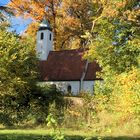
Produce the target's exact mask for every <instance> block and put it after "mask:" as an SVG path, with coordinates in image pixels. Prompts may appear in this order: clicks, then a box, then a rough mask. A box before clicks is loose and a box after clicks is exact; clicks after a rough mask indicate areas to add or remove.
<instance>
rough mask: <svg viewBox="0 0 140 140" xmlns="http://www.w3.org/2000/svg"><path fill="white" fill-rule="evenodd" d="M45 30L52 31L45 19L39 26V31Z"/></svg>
mask: <svg viewBox="0 0 140 140" xmlns="http://www.w3.org/2000/svg"><path fill="white" fill-rule="evenodd" d="M45 29H48V30H50V31H52V28H51V25H50V23H49V21H48V20H47V19H43V20H42V22H41V24H40V26H39V30H45Z"/></svg>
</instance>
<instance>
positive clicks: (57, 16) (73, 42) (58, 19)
mask: <svg viewBox="0 0 140 140" xmlns="http://www.w3.org/2000/svg"><path fill="white" fill-rule="evenodd" d="M8 6H9V7H11V8H13V9H14V10H13V11H14V13H15V15H17V16H24V17H29V18H32V19H33V21H35V22H40V21H41V20H42V19H43V18H46V19H48V20H49V21H50V23H51V25H52V27H53V31H54V35H55V42H56V43H55V49H57V50H60V49H67V48H69V49H70V48H79V47H83V46H85V45H86V44H87V41H86V40H85V39H84V38H82V37H81V35H83V34H84V32H85V31H89V30H90V29H91V26H92V17H93V16H94V15H95V14H96V10H97V7H96V4H94V3H93V2H92V1H89V0H82V1H81V0H67V1H66V0H44V1H41V0H40V1H28V0H24V1H23V0H22V1H21V0H14V1H13V0H11V2H10V3H9V4H8ZM98 12H99V11H98ZM98 12H97V13H98ZM34 25H35V24H34V23H33V24H31V25H30V26H29V28H30V29H29V28H28V30H27V33H28V31H29V30H30V31H31V30H33V32H35V31H36V30H34V29H35V28H34ZM29 33H31V32H29ZM34 34H35V33H34Z"/></svg>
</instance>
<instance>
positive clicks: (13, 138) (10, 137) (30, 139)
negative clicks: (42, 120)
mask: <svg viewBox="0 0 140 140" xmlns="http://www.w3.org/2000/svg"><path fill="white" fill-rule="evenodd" d="M65 138H66V140H84V139H85V138H86V137H83V136H76V135H75V136H67V135H66V136H65ZM99 139H100V140H140V138H139V137H127V136H119V137H100V138H99V137H90V138H87V139H86V140H99ZM0 140H53V139H52V138H51V136H50V135H34V134H28V135H25V134H0Z"/></svg>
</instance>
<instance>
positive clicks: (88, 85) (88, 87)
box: [83, 81, 94, 93]
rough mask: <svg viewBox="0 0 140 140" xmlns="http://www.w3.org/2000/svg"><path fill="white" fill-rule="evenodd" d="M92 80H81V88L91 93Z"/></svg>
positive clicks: (92, 87)
mask: <svg viewBox="0 0 140 140" xmlns="http://www.w3.org/2000/svg"><path fill="white" fill-rule="evenodd" d="M93 89H94V81H83V90H84V91H86V92H90V93H93Z"/></svg>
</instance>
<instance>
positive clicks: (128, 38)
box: [83, 0, 140, 125]
mask: <svg viewBox="0 0 140 140" xmlns="http://www.w3.org/2000/svg"><path fill="white" fill-rule="evenodd" d="M94 2H96V1H94ZM98 5H99V9H101V12H100V13H99V15H98V16H96V17H94V18H93V26H92V29H91V31H90V32H86V33H85V35H84V36H83V37H84V38H86V39H87V40H88V41H89V46H88V47H89V50H88V51H87V53H86V55H85V57H86V58H87V59H89V61H92V60H94V59H96V61H97V62H98V63H99V65H100V66H101V67H102V72H101V73H100V74H99V76H100V77H102V78H103V79H104V83H103V84H102V86H100V84H98V86H97V87H98V88H97V90H95V94H96V96H95V98H96V99H95V100H97V102H98V104H97V108H98V107H103V108H100V110H97V112H98V111H99V112H101V110H102V111H109V112H111V113H112V114H113V113H115V115H116V116H119V118H118V122H121V123H124V122H130V121H132V120H135V121H136V122H137V120H138V119H139V115H138V114H139V113H140V110H139V108H140V104H139V102H140V94H139V93H140V88H139V83H140V77H139V72H140V67H139V66H140V26H139V25H140V17H139V14H140V3H139V1H138V0H129V1H128V0H109V1H104V0H103V1H98ZM100 97H101V100H100V101H99V99H100ZM118 122H117V123H118ZM137 124H139V123H138V122H137ZM132 125H133V123H132Z"/></svg>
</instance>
